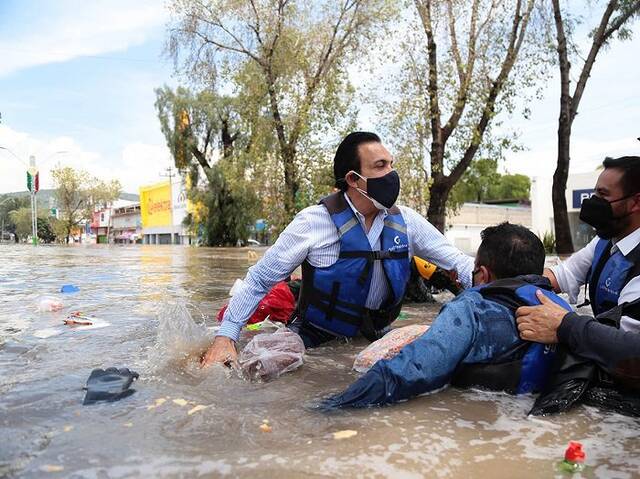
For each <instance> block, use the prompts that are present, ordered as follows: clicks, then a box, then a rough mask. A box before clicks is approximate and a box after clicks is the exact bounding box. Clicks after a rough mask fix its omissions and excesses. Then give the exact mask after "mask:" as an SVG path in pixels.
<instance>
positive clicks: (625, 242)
mask: <svg viewBox="0 0 640 479" xmlns="http://www.w3.org/2000/svg"><path fill="white" fill-rule="evenodd" d="M612 243H613V244H614V245H615V246H616V247H617V248H618V249H619V250H620V252H621V253H622V254H623V255H624V256H626V255H628V254H629V253H631V251H632V250H633V249H634V248H635V247H636V246H638V244H639V243H640V228H638V229H637V230H635V231H634V232H633V233H630V234H628V235H627V236H625V237H624V238H622V239H621V240H619V241H616V242H612Z"/></svg>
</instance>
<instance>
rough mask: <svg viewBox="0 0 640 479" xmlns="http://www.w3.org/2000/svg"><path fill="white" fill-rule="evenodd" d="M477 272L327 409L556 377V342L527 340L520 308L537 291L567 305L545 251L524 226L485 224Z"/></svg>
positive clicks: (509, 387) (516, 388)
mask: <svg viewBox="0 0 640 479" xmlns="http://www.w3.org/2000/svg"><path fill="white" fill-rule="evenodd" d="M481 237H482V242H481V244H480V247H479V249H478V252H477V255H476V259H475V269H474V271H473V273H472V279H473V287H472V288H470V289H467V290H465V291H464V292H462V293H461V294H460V295H458V296H457V297H456V298H455V299H453V300H452V301H451V302H449V303H447V304H445V305H444V306H443V307H442V309H441V310H440V312H439V314H438V316H437V317H436V318H435V319H434V321H433V324H432V325H431V327H430V328H429V329H428V330H427V331H426V332H425V333H424V334H423V335H422V336H420V337H419V338H418V339H416V340H415V341H414V342H412V343H410V344H408V345H407V346H405V347H404V348H403V349H402V350H401V351H400V353H399V354H398V355H397V356H395V357H394V358H391V359H383V360H380V361H378V362H377V363H375V364H374V365H373V366H372V367H371V369H369V371H368V372H367V373H366V374H364V375H363V376H361V377H360V378H359V379H358V380H356V381H355V382H354V383H353V384H351V385H350V386H349V387H348V388H347V389H346V390H345V391H344V392H342V393H340V394H337V395H334V396H331V397H329V398H326V399H324V400H323V401H322V407H324V408H336V407H366V406H373V405H384V404H390V403H394V402H397V401H400V400H404V399H408V398H410V397H413V396H417V395H420V394H424V393H427V392H431V391H435V390H437V389H440V388H442V387H444V386H446V385H447V384H450V383H451V384H452V385H455V386H460V387H480V388H485V389H491V390H504V391H507V392H510V393H516V394H520V393H528V392H537V391H540V390H541V389H542V388H543V387H544V385H545V383H546V380H547V378H548V376H549V372H550V367H551V365H552V362H553V356H554V351H553V348H551V347H548V346H545V345H542V344H536V343H530V342H527V341H523V340H521V339H520V337H519V335H518V329H517V326H516V321H515V311H516V309H517V308H518V307H520V306H525V305H533V304H539V300H538V299H537V297H536V295H535V292H536V290H541V291H543V292H544V295H546V297H547V298H549V299H550V300H551V301H553V302H554V303H556V304H558V305H560V306H561V307H562V308H564V309H565V310H567V311H570V310H571V308H570V306H569V305H568V304H567V303H566V302H565V301H564V300H562V299H561V298H559V297H558V296H557V295H556V294H555V293H553V292H552V286H551V283H550V282H549V280H548V279H547V278H545V277H544V276H542V272H543V268H544V262H545V251H544V247H543V245H542V242H541V241H540V239H539V238H538V237H537V236H536V235H535V234H533V233H532V232H531V231H529V230H528V229H527V228H525V227H524V226H520V225H515V224H510V223H508V222H505V223H502V224H499V225H497V226H491V227H488V228H486V229H485V230H483V231H482V233H481Z"/></svg>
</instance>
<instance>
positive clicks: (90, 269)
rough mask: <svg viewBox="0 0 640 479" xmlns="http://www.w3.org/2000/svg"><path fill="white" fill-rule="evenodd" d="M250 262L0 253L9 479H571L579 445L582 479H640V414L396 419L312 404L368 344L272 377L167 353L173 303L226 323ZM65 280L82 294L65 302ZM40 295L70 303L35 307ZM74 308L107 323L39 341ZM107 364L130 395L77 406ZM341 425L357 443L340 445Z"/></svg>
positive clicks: (474, 397)
mask: <svg viewBox="0 0 640 479" xmlns="http://www.w3.org/2000/svg"><path fill="white" fill-rule="evenodd" d="M248 251H249V250H247V249H210V248H184V247H179V246H175V247H171V246H127V247H117V246H79V247H78V246H76V247H62V246H40V247H37V248H33V247H29V246H12V245H0V265H1V266H0V477H27V478H42V477H72V478H133V477H163V478H164V477H166V478H201V477H219V476H223V475H228V476H230V477H246V478H255V477H277V478H278V479H283V478H289V477H363V478H371V477H393V478H405V477H406V478H414V477H415V478H422V477H442V478H450V477H460V478H462V477H464V478H468V477H482V478H514V477H518V478H529V477H531V478H533V477H536V478H537V477H541V478H542V477H544V478H548V477H554V476H557V477H563V476H561V475H560V474H559V473H557V472H556V469H555V467H556V463H557V462H558V461H559V460H561V459H562V457H563V453H564V450H565V448H566V446H567V443H568V441H570V440H576V441H581V442H582V443H583V445H584V449H585V451H586V453H587V460H586V463H587V464H588V466H589V467H588V469H587V470H586V471H585V472H583V473H582V477H598V478H601V477H616V478H624V477H629V478H632V477H638V471H640V452H639V451H640V420H638V419H632V418H627V417H623V416H620V415H617V414H613V413H603V412H600V411H599V410H597V409H594V408H590V407H584V406H580V407H578V408H576V409H575V410H573V411H572V412H570V413H569V414H565V415H560V416H557V417H551V418H545V419H531V418H527V417H526V413H527V411H528V410H529V409H530V407H531V405H532V402H533V398H532V397H531V396H525V397H510V396H507V395H505V394H494V393H485V392H480V391H460V390H456V389H453V388H449V389H447V390H445V391H443V392H440V393H438V394H434V395H431V396H425V397H421V398H418V399H414V400H412V401H409V402H406V403H402V404H398V405H395V406H393V407H385V408H375V409H368V410H356V411H346V412H339V413H332V414H324V413H320V412H318V411H315V410H313V409H312V408H310V407H309V406H310V404H312V403H313V401H314V400H316V399H318V398H319V397H321V396H323V395H326V394H328V393H331V392H337V391H339V390H341V389H343V388H344V387H345V386H346V385H347V384H349V383H350V382H351V381H353V379H354V378H356V377H357V375H356V373H355V372H353V371H352V370H351V366H352V364H353V360H354V358H355V356H356V354H357V353H358V352H359V351H360V350H361V349H362V348H363V347H364V346H365V345H366V343H365V342H362V341H356V342H354V343H351V344H338V343H331V344H329V345H328V346H325V347H320V348H318V349H315V350H311V351H309V352H308V353H307V354H306V357H305V364H304V365H303V366H302V367H301V368H300V369H298V370H296V371H294V372H292V373H289V374H287V375H284V376H282V377H281V378H279V379H277V380H275V381H273V382H270V383H252V382H248V381H245V380H243V379H240V378H239V377H238V376H237V375H236V374H234V373H232V372H230V371H228V370H224V369H223V368H222V367H213V368H208V369H204V370H202V369H200V368H198V367H197V364H196V362H195V359H193V358H192V359H188V358H187V359H181V358H180V357H177V355H176V353H175V351H172V350H170V349H167V350H163V349H162V348H163V344H164V343H160V342H159V340H158V331H159V328H160V322H159V320H158V318H159V317H160V316H161V314H162V312H163V311H166V310H167V309H168V305H169V304H172V303H184V304H187V307H188V308H189V310H190V312H191V314H192V316H193V317H194V318H195V319H196V320H197V321H200V322H202V321H204V322H205V323H206V325H207V326H209V327H211V326H214V324H215V314H216V312H217V310H218V309H219V308H220V307H221V306H222V305H223V304H224V303H225V302H226V301H227V300H228V291H229V288H230V287H231V285H232V284H233V282H234V280H235V279H236V278H238V277H243V276H244V275H245V273H246V269H247V267H248V266H250V265H251V264H253V263H254V262H255V260H256V256H259V255H261V254H262V252H263V251H262V250H256V251H257V255H256V254H254V253H248ZM64 284H74V285H76V286H78V287H79V288H80V291H79V292H77V293H72V294H60V293H58V291H59V290H60V287H61V286H62V285H64ZM45 295H48V296H54V297H57V298H59V299H62V300H63V301H64V305H65V307H64V309H63V310H62V311H60V312H39V311H38V309H37V305H38V299H39V298H41V297H42V296H45ZM437 309H438V306H434V305H429V306H420V305H409V306H407V307H405V311H406V312H407V313H408V319H409V320H404V321H398V322H397V323H396V324H397V325H399V326H401V325H405V324H411V323H412V322H416V321H418V322H429V321H430V320H431V319H432V318H433V316H434V315H435V313H436V312H437ZM69 311H82V312H83V313H85V314H87V315H90V316H95V317H97V318H99V319H101V320H104V321H106V322H107V323H109V325H108V326H106V327H104V328H101V329H90V330H84V331H78V330H71V329H69V330H62V333H61V334H57V335H52V336H49V337H45V338H42V337H40V338H39V337H36V336H47V335H46V334H42V331H43V330H44V331H48V330H50V329H51V328H60V327H61V325H62V320H63V319H64V318H65V317H66V314H67V313H68V312H69ZM251 334H255V333H248V334H246V335H245V336H244V339H243V342H246V340H247V338H248V337H249V336H250V335H251ZM34 335H35V336H34ZM109 366H117V367H128V368H130V369H132V370H135V371H137V372H138V373H139V374H140V379H139V380H138V381H137V382H136V383H134V388H135V389H136V393H135V394H133V395H132V396H130V397H128V398H126V399H122V400H120V401H117V402H113V403H102V404H95V405H91V406H83V405H82V400H83V397H84V391H83V390H82V387H83V386H84V384H85V382H86V380H87V377H88V376H89V374H90V372H91V370H92V369H94V368H106V367H109ZM197 406H201V407H197ZM262 424H268V425H269V426H270V427H271V432H263V430H261V428H260V426H261V425H262ZM263 429H266V428H263ZM342 430H353V431H356V432H357V434H356V435H354V436H352V437H350V438H346V439H335V438H334V433H335V432H338V431H342ZM576 477H578V476H576Z"/></svg>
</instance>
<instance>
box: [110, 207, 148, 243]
mask: <svg viewBox="0 0 640 479" xmlns="http://www.w3.org/2000/svg"><path fill="white" fill-rule="evenodd" d="M111 222H112V238H113V242H114V243H117V244H134V243H142V220H141V218H140V203H134V204H131V205H128V206H121V207H120V208H115V209H114V210H113V212H112V214H111Z"/></svg>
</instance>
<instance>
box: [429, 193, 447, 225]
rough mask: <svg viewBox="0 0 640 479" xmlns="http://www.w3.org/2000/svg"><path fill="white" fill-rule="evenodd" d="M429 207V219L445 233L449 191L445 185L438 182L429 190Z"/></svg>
mask: <svg viewBox="0 0 640 479" xmlns="http://www.w3.org/2000/svg"><path fill="white" fill-rule="evenodd" d="M429 193H430V194H429V209H428V210H427V219H428V220H429V223H431V224H432V225H433V226H435V227H436V228H437V229H438V231H440V232H441V233H444V227H445V223H446V219H447V217H446V215H447V197H448V196H449V192H448V190H447V189H446V188H443V185H442V184H441V183H440V184H436V183H435V182H434V183H433V185H431V189H430V192H429Z"/></svg>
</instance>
